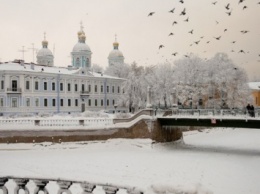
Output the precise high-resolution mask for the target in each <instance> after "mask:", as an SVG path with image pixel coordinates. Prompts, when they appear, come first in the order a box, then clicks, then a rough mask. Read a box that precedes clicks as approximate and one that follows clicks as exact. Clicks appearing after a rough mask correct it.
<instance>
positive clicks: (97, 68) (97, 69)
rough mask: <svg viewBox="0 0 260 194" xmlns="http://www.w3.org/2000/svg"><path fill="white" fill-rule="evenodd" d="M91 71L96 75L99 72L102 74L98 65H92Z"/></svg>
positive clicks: (102, 70)
mask: <svg viewBox="0 0 260 194" xmlns="http://www.w3.org/2000/svg"><path fill="white" fill-rule="evenodd" d="M92 70H93V71H94V72H96V73H99V72H104V69H103V67H102V66H100V65H98V64H93V65H92Z"/></svg>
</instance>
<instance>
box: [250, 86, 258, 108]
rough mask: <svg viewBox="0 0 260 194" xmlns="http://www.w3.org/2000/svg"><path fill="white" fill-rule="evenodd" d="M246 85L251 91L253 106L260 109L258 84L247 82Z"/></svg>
mask: <svg viewBox="0 0 260 194" xmlns="http://www.w3.org/2000/svg"><path fill="white" fill-rule="evenodd" d="M248 85H249V88H250V89H251V90H252V95H253V99H254V105H255V106H257V107H260V82H249V83H248Z"/></svg>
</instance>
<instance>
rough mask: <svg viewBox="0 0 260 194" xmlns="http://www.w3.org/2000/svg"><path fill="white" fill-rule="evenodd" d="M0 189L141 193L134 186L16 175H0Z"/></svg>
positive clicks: (32, 193) (16, 192)
mask: <svg viewBox="0 0 260 194" xmlns="http://www.w3.org/2000/svg"><path fill="white" fill-rule="evenodd" d="M31 183H33V184H31ZM57 186H58V187H57ZM57 188H58V189H57ZM0 190H2V193H3V194H8V193H13V194H19V191H20V190H23V191H24V193H25V194H39V193H44V194H49V193H52V194H53V193H56V194H73V193H75V194H79V193H81V194H91V193H105V194H116V193H120V194H143V192H142V191H141V190H138V189H136V188H135V187H124V186H117V185H112V184H97V183H91V182H86V181H73V180H61V179H45V178H18V177H0ZM74 191H75V192H74ZM80 191H81V192H80Z"/></svg>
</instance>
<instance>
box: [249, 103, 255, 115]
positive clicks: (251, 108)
mask: <svg viewBox="0 0 260 194" xmlns="http://www.w3.org/2000/svg"><path fill="white" fill-rule="evenodd" d="M250 110H251V117H255V107H254V106H253V105H251V106H250Z"/></svg>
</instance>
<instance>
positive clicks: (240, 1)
mask: <svg viewBox="0 0 260 194" xmlns="http://www.w3.org/2000/svg"><path fill="white" fill-rule="evenodd" d="M184 1H186V0H179V3H180V4H183V5H185V2H184ZM249 1H252V0H249ZM209 3H210V4H211V6H216V5H217V4H219V3H220V2H218V1H214V2H209ZM238 6H239V7H241V10H242V11H244V10H246V9H248V5H246V0H238ZM256 6H259V7H260V1H259V0H257V2H256ZM223 10H224V11H223V12H225V13H223V14H227V17H232V13H233V8H232V7H231V3H227V4H226V5H223ZM259 11H260V10H259ZM168 12H169V13H170V14H176V15H177V16H179V17H181V21H179V20H177V21H176V20H175V21H173V22H172V24H171V25H172V26H175V25H178V24H179V23H180V22H189V21H190V17H189V16H188V15H187V10H186V8H182V11H180V12H179V13H176V12H177V9H176V8H172V9H171V10H169V11H168ZM154 15H156V12H150V13H149V14H148V17H152V16H154ZM184 16H186V17H184ZM218 24H219V21H216V25H218ZM227 31H228V29H227V28H225V29H223V34H221V35H219V36H213V37H212V38H213V40H214V39H215V40H216V41H221V39H222V37H223V36H225V33H226V32H227ZM195 32H196V29H191V30H189V31H188V32H187V33H188V34H190V35H194V34H195ZM239 33H241V35H246V34H248V33H250V31H249V30H241V31H240V32H239ZM168 36H174V33H173V32H170V33H169V34H168ZM203 38H204V36H201V37H200V38H199V39H197V40H194V41H193V42H191V43H190V44H189V46H190V47H191V46H193V45H199V44H201V42H202V39H203ZM207 38H208V37H207ZM211 42H212V40H207V41H206V42H205V43H206V44H209V43H211ZM236 42H237V40H232V41H231V42H230V43H231V44H232V45H234V44H236ZM164 47H166V45H164V44H160V45H159V50H160V49H163V48H164ZM204 52H206V51H204ZM230 52H232V53H235V52H237V53H238V54H241V53H243V54H246V53H249V51H245V50H244V49H238V50H237V51H235V50H231V51H230ZM177 55H179V53H178V52H173V53H172V56H174V57H175V56H177ZM183 56H184V57H189V55H188V54H185V55H183ZM258 57H259V59H260V54H258ZM205 59H206V58H205ZM206 60H207V59H206ZM258 62H260V60H258Z"/></svg>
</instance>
